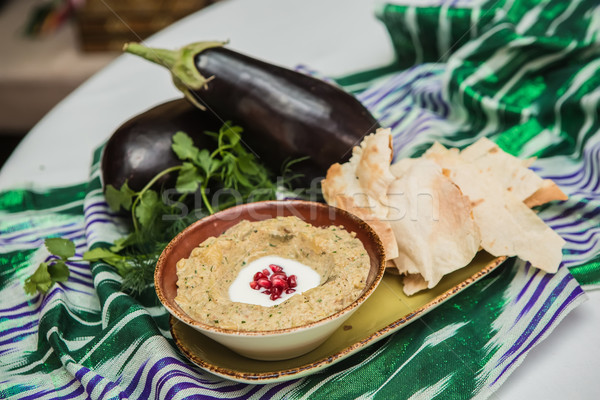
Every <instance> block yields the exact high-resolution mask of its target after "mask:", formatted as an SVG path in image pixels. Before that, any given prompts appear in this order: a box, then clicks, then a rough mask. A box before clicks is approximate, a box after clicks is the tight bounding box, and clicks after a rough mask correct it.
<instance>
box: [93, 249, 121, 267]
mask: <svg viewBox="0 0 600 400" xmlns="http://www.w3.org/2000/svg"><path fill="white" fill-rule="evenodd" d="M124 258H125V257H124V256H122V255H119V254H116V253H114V252H112V251H110V250H108V249H104V248H101V247H97V248H95V249H93V250H89V251H86V252H85V253H83V259H84V260H85V261H91V262H94V261H100V260H102V261H104V262H106V263H108V264H110V265H113V262H117V261H120V260H122V259H124Z"/></svg>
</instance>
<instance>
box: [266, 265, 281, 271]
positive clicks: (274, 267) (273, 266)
mask: <svg viewBox="0 0 600 400" xmlns="http://www.w3.org/2000/svg"><path fill="white" fill-rule="evenodd" d="M269 268H271V271H273V272H281V271H283V268H281V267H280V266H279V265H275V264H269Z"/></svg>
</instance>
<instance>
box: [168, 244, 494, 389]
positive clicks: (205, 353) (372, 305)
mask: <svg viewBox="0 0 600 400" xmlns="http://www.w3.org/2000/svg"><path fill="white" fill-rule="evenodd" d="M505 258H506V257H500V258H494V257H492V256H490V255H489V254H487V253H484V252H480V253H479V254H478V255H477V257H476V258H475V259H474V260H473V261H472V262H471V263H470V264H469V265H468V266H467V267H465V268H462V269H460V270H458V271H456V272H454V273H452V274H450V275H448V276H446V277H444V279H442V281H441V282H440V283H439V284H438V285H437V286H436V287H435V288H433V289H430V290H425V291H423V292H420V293H417V294H415V295H413V296H410V297H408V296H406V295H404V293H403V291H402V284H401V282H400V279H399V277H398V276H396V275H391V274H386V275H385V276H384V278H383V280H382V281H381V283H380V284H379V286H378V288H377V290H375V292H374V293H373V294H372V295H371V297H369V299H368V300H367V301H366V302H365V303H364V304H363V305H362V306H361V307H360V308H359V309H358V310H357V311H356V312H355V313H354V314H353V315H352V316H351V317H350V318H349V319H348V321H346V323H345V324H344V325H343V326H341V327H340V328H339V329H338V330H337V331H336V332H335V333H334V334H333V335H332V336H331V337H330V338H329V339H327V341H325V343H323V344H322V345H321V346H319V347H318V348H316V349H315V350H313V351H311V352H310V353H308V354H305V355H303V356H301V357H297V358H293V359H290V360H283V361H258V360H252V359H249V358H246V357H243V356H240V355H238V354H237V353H234V352H233V351H231V350H229V349H228V348H226V347H224V346H223V345H220V344H219V343H217V342H215V341H213V340H211V339H209V338H208V337H206V336H204V335H202V334H201V333H199V332H198V331H196V330H194V329H193V328H191V327H189V326H187V325H185V324H184V323H182V322H179V321H178V320H176V319H175V318H173V317H171V333H172V334H173V339H174V340H175V343H176V344H177V346H178V347H179V349H180V350H181V352H182V353H183V354H184V355H185V356H186V357H187V358H189V359H190V361H192V362H193V363H194V364H196V365H198V366H199V367H200V368H202V369H205V370H207V371H209V372H212V373H213V374H216V375H219V376H222V377H224V378H227V379H231V380H234V381H238V382H244V383H274V382H281V381H286V380H290V379H297V378H300V377H302V376H306V375H309V374H313V373H315V372H317V371H319V370H321V369H323V368H326V367H329V366H330V365H333V364H335V363H336V362H339V361H341V360H343V359H344V358H346V357H348V356H350V355H352V354H354V353H356V352H357V351H359V350H361V349H364V348H365V347H367V346H370V345H372V344H373V343H376V342H377V341H379V340H381V339H383V338H384V337H386V336H388V335H390V334H392V333H394V332H395V331H397V330H399V329H400V328H402V327H404V326H406V325H407V324H409V323H410V322H412V321H414V320H416V319H417V318H419V317H421V316H422V315H424V314H425V313H427V312H429V311H431V310H433V309H434V308H435V307H437V306H439V305H440V304H442V303H443V302H444V301H446V300H448V299H449V298H451V297H452V296H454V295H455V294H457V293H459V292H460V291H462V290H464V289H465V288H467V287H468V286H470V285H472V284H473V283H474V282H476V281H478V280H479V279H481V278H482V277H483V276H485V275H487V274H488V273H490V272H491V271H493V270H494V269H495V268H496V267H498V266H499V265H500V264H501V263H502V262H503V261H504V260H505Z"/></svg>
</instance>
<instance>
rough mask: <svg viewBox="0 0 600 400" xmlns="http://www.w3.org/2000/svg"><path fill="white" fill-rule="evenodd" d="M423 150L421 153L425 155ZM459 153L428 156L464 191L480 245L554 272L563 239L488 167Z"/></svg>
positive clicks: (487, 249) (492, 251)
mask: <svg viewBox="0 0 600 400" xmlns="http://www.w3.org/2000/svg"><path fill="white" fill-rule="evenodd" d="M429 156H430V155H428V154H427V153H426V154H425V157H426V158H427V157H429ZM461 156H462V154H461V155H456V153H452V152H450V151H448V152H447V153H446V155H445V156H444V155H443V153H442V152H440V151H439V149H438V150H436V153H435V155H432V158H433V159H434V160H435V162H436V163H438V164H439V165H440V167H442V168H443V169H444V171H446V173H447V175H448V177H449V178H450V180H452V182H454V183H455V184H456V185H457V186H458V187H459V188H460V190H461V191H462V193H463V194H464V195H466V196H467V197H468V198H469V200H470V202H471V205H472V207H473V218H474V220H475V223H476V225H477V226H478V228H479V231H480V234H481V247H482V248H483V249H484V250H485V251H487V252H488V253H490V254H492V255H494V256H517V257H519V258H521V259H522V260H525V261H529V262H531V264H532V265H533V266H534V267H537V268H539V269H542V270H543V271H546V272H550V273H555V272H556V271H557V269H558V266H559V264H560V262H561V260H562V251H561V248H562V246H563V245H564V243H565V242H564V240H563V239H562V238H561V237H560V236H559V235H558V234H556V233H555V232H554V231H553V230H552V229H551V228H550V227H548V226H547V225H546V224H545V223H544V221H542V220H541V219H540V218H539V217H538V216H537V214H535V212H533V211H532V210H531V209H530V208H528V207H527V206H526V205H525V203H523V201H522V200H521V199H520V198H518V197H517V196H516V195H515V194H514V193H513V192H511V191H508V190H506V189H505V187H504V185H502V184H499V182H498V181H497V179H496V176H495V175H494V174H493V173H492V172H491V171H490V170H488V169H479V168H474V167H473V164H472V163H470V162H467V161H465V160H464V159H463V158H462V157H461Z"/></svg>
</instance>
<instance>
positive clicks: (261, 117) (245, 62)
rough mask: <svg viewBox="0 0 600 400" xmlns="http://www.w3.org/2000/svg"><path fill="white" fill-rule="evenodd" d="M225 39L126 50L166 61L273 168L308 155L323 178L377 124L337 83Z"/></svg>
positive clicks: (306, 166)
mask: <svg viewBox="0 0 600 400" xmlns="http://www.w3.org/2000/svg"><path fill="white" fill-rule="evenodd" d="M223 44H224V43H221V42H199V43H193V44H190V45H188V46H185V47H183V48H182V49H180V50H178V51H172V50H165V49H152V48H147V47H144V46H142V45H140V44H137V43H130V44H127V45H126V46H125V48H124V49H125V51H127V52H129V53H133V54H136V55H138V56H141V57H143V58H146V59H148V60H150V61H152V62H155V63H157V64H159V65H162V66H164V67H166V68H168V69H169V70H170V71H171V73H172V76H173V80H174V82H175V85H176V86H177V87H178V88H179V89H180V90H181V91H182V92H183V93H184V94H185V95H186V97H187V98H188V100H190V101H191V102H192V103H193V104H195V105H196V106H197V107H199V108H202V109H204V110H205V112H210V113H214V114H215V115H216V116H217V117H218V118H219V119H221V120H223V121H227V120H231V121H233V122H234V123H235V124H239V125H241V126H243V127H244V129H245V134H244V138H243V140H244V142H245V143H246V144H247V145H248V147H249V148H250V150H252V151H253V152H255V153H256V154H257V155H258V156H259V157H260V159H261V161H263V162H264V163H265V164H266V165H267V166H268V167H270V168H271V169H272V170H273V171H277V170H278V168H279V167H280V166H281V164H282V162H284V161H285V160H286V159H288V160H289V159H294V158H299V157H304V156H309V157H310V159H309V160H307V161H305V162H303V163H302V164H301V167H302V168H300V171H301V172H303V173H304V174H305V175H306V178H308V180H310V179H311V178H316V177H322V176H324V175H325V173H326V171H327V169H328V168H329V166H330V165H331V164H334V163H336V162H340V163H341V162H345V161H347V160H348V158H349V157H350V155H351V154H352V148H353V147H354V146H356V145H357V144H359V143H360V141H361V140H362V138H363V137H364V136H365V135H368V134H370V133H372V132H374V131H375V130H376V129H377V128H378V127H379V124H378V123H377V120H376V119H375V118H374V117H373V116H372V115H371V114H370V113H369V111H368V110H367V109H366V108H365V107H364V106H363V105H362V104H361V103H360V102H359V101H358V100H357V99H356V98H355V97H354V96H352V95H350V94H348V93H346V92H344V91H343V90H342V89H340V88H338V87H336V86H334V85H332V84H329V83H327V82H324V81H322V80H319V79H317V78H314V77H311V76H308V75H305V74H302V73H299V72H296V71H292V70H289V69H286V68H282V67H279V66H275V65H272V64H269V63H266V62H263V61H260V60H257V59H254V58H251V57H248V56H246V55H243V54H240V53H237V52H235V51H233V50H230V49H227V48H224V47H222V46H223ZM305 183H307V182H305Z"/></svg>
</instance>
